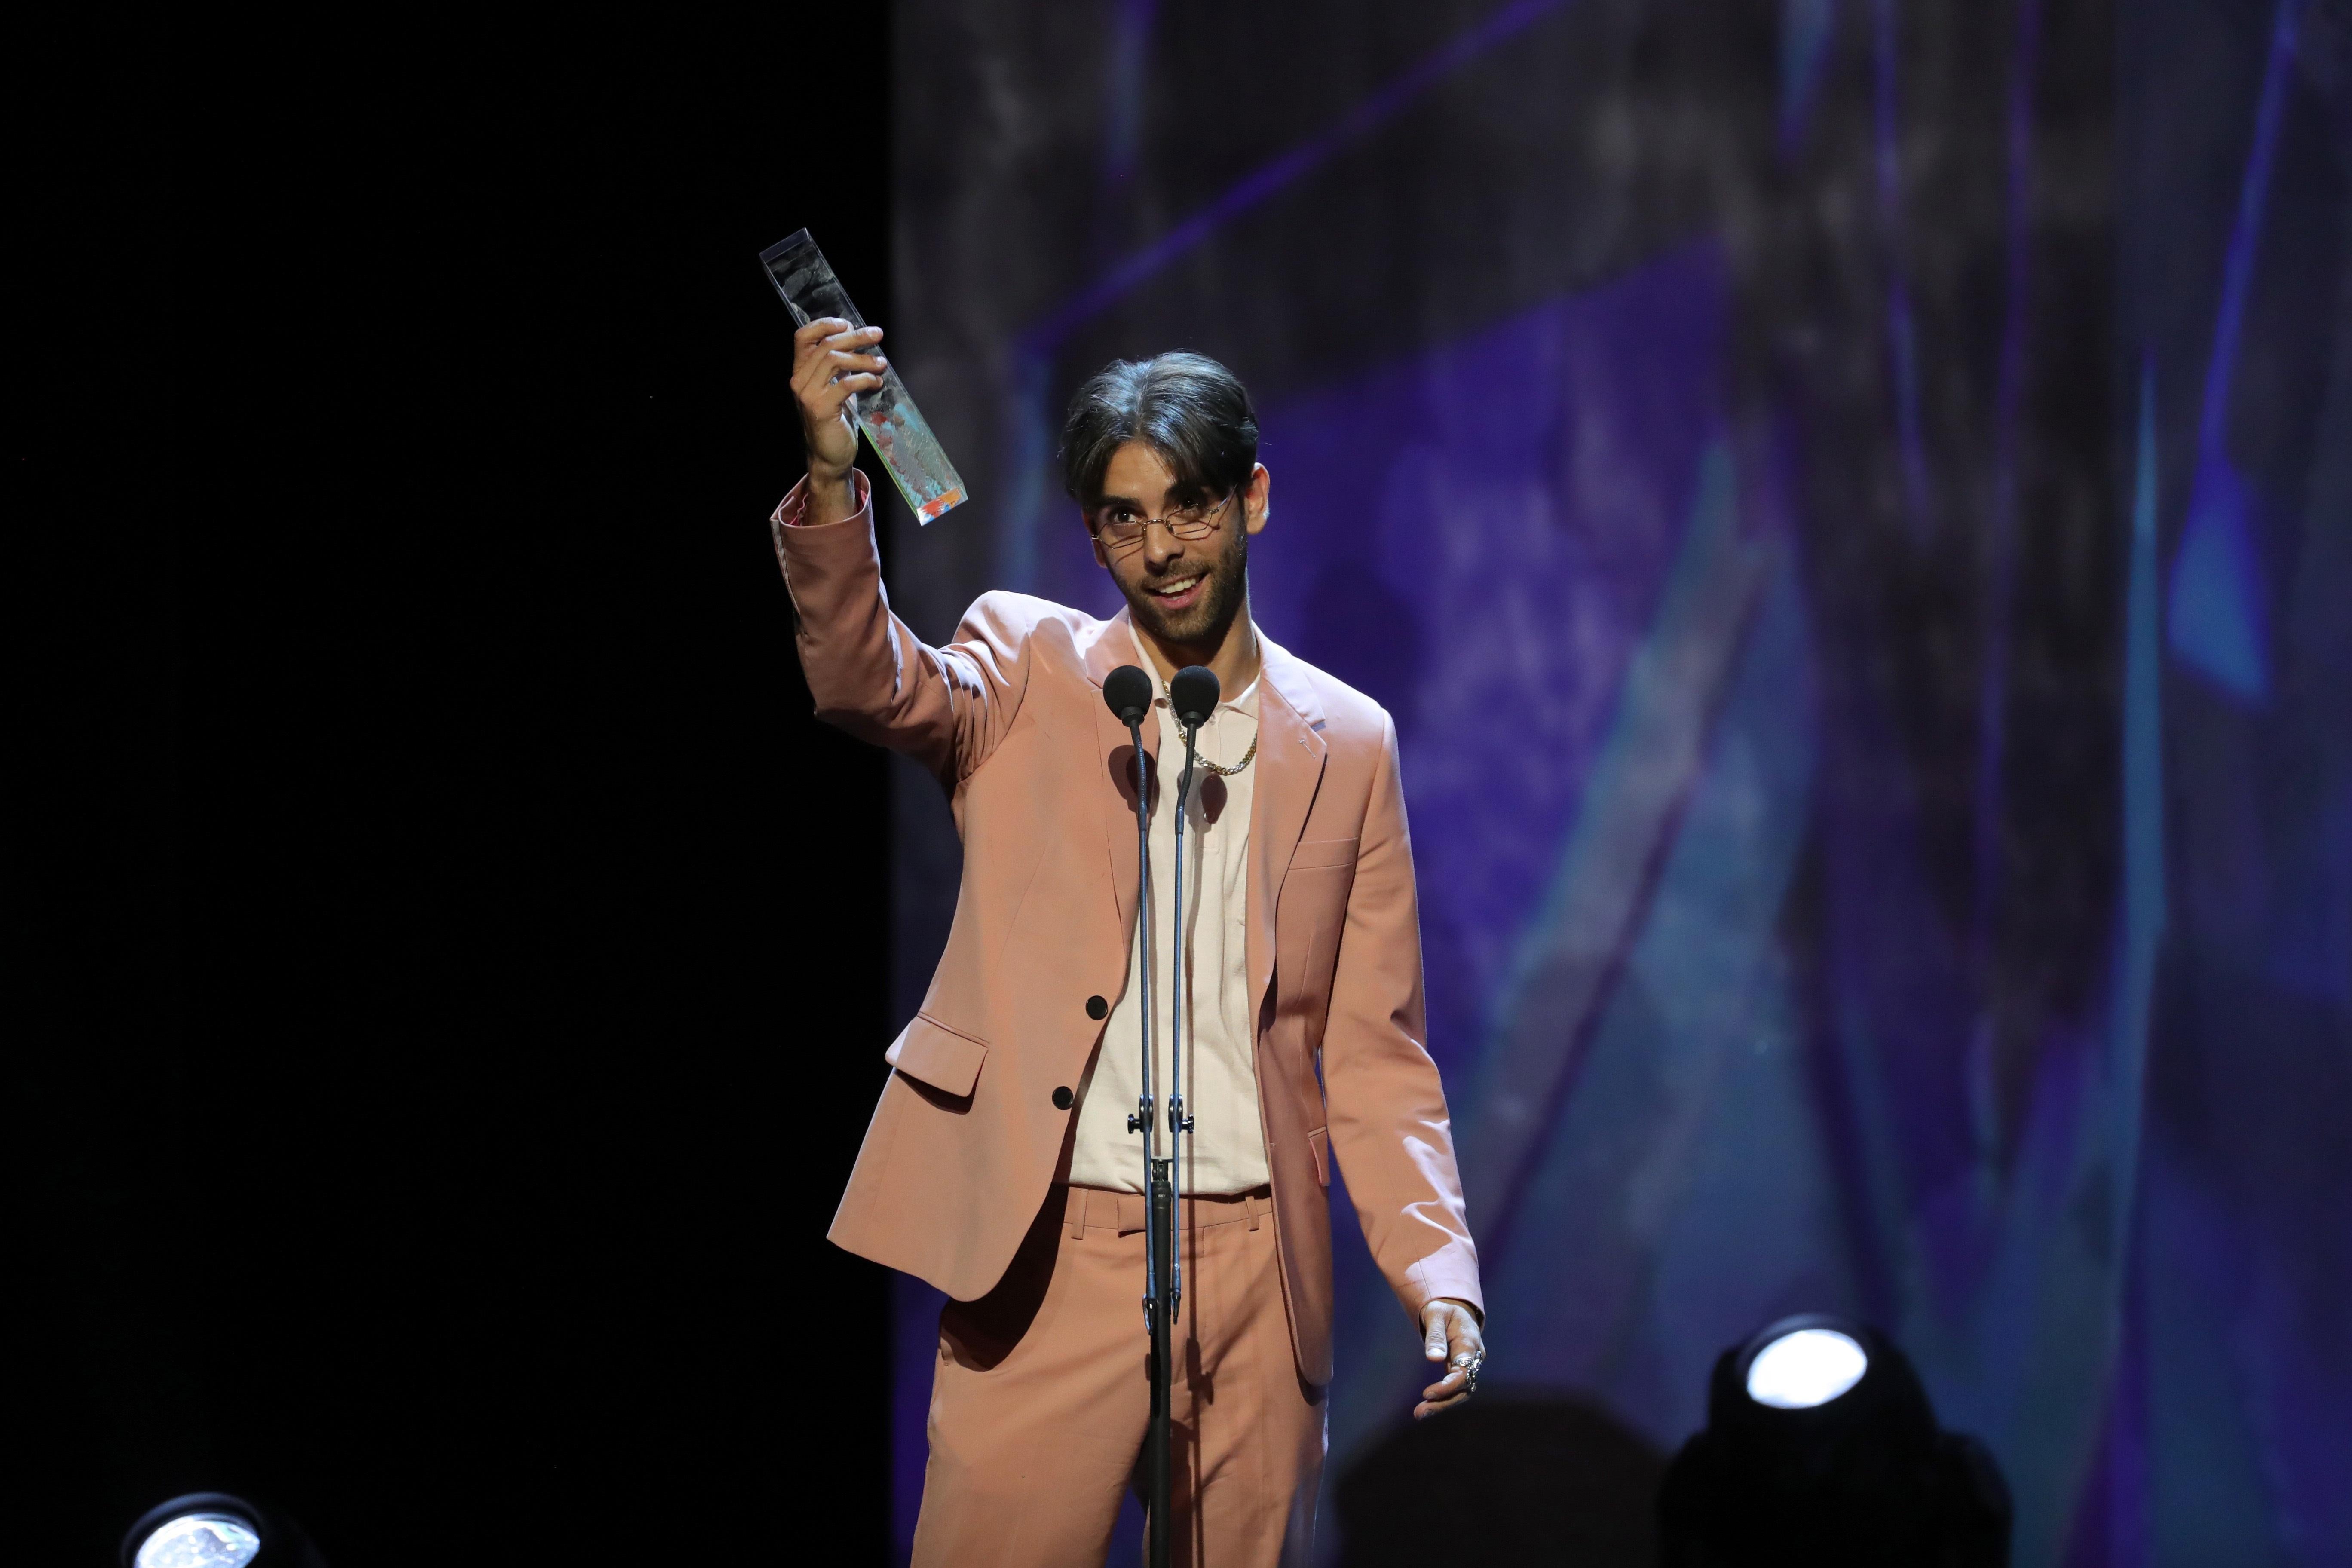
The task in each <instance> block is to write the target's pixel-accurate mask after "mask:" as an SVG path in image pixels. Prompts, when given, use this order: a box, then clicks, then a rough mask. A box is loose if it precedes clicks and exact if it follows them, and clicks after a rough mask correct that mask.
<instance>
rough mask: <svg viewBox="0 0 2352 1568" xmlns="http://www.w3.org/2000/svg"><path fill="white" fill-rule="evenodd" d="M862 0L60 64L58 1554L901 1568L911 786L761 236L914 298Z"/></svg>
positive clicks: (26, 1106)
mask: <svg viewBox="0 0 2352 1568" xmlns="http://www.w3.org/2000/svg"><path fill="white" fill-rule="evenodd" d="M885 12H886V8H885V7H881V6H872V7H863V8H859V7H840V8H835V10H833V11H832V12H829V13H828V14H827V15H826V16H824V18H822V19H820V18H817V17H814V16H808V17H803V16H800V15H799V14H798V13H797V12H793V11H787V12H784V13H782V14H775V13H771V14H770V19H769V20H768V21H767V22H766V23H765V24H764V25H763V26H760V27H757V28H751V27H746V26H731V25H730V26H729V27H727V28H725V29H719V28H716V27H714V28H712V29H710V30H709V31H707V32H703V33H699V34H696V33H692V32H690V31H688V30H687V29H686V28H685V27H684V26H681V25H678V24H675V23H666V24H665V25H664V26H662V27H661V28H660V29H658V30H654V31H647V30H644V29H642V28H635V27H629V26H622V25H620V24H618V23H604V24H598V25H597V27H601V28H603V29H604V30H596V28H595V27H584V26H580V25H576V24H567V25H565V26H560V27H558V26H550V27H548V28H547V29H546V30H545V31H543V32H525V31H521V30H515V31H509V32H505V33H500V34H497V35H492V34H488V33H485V32H483V31H481V30H479V29H478V28H473V27H458V28H453V29H449V30H444V31H432V30H426V29H417V28H408V27H405V26H392V25H389V24H379V25H377V26H375V29H374V30H372V31H360V30H355V31H352V32H348V33H338V34H335V35H332V36H330V35H326V34H321V33H316V32H310V31H305V32H301V33H299V34H289V33H288V32H286V31H285V30H283V29H272V30H264V29H260V28H255V29H253V30H251V31H247V32H223V31H218V30H202V31H200V30H199V29H197V28H196V27H194V26H186V25H181V26H179V29H178V30H176V31H169V32H163V33H157V32H153V31H152V30H148V29H146V28H142V27H134V26H129V25H121V26H114V27H112V28H111V29H109V28H107V27H106V26H104V25H100V26H83V27H82V28H81V29H80V30H79V31H76V32H74V33H72V34H71V35H68V34H67V33H66V32H63V31H56V32H52V33H50V34H48V35H46V36H38V37H29V36H28V37H24V38H22V39H20V43H21V44H22V46H23V47H22V49H21V51H20V52H19V56H18V58H19V64H18V67H17V69H18V71H19V72H20V73H21V79H20V80H19V82H18V84H17V85H18V87H19V88H21V89H27V91H26V95H25V96H23V97H22V98H20V99H19V108H18V110H17V116H18V125H17V132H18V136H17V144H18V146H19V147H20V148H21V149H23V150H24V153H25V159H24V166H25V168H26V171H27V173H28V175H29V178H28V179H26V180H25V181H21V182H19V184H18V189H17V200H16V206H17V209H18V211H17V219H18V224H20V225H21V226H20V227H18V233H19V235H20V237H21V238H22V239H24V240H25V241H26V244H25V245H23V246H22V247H20V248H19V254H18V256H17V258H16V260H15V261H14V262H13V263H12V269H13V270H14V271H15V272H16V277H17V280H18V285H19V286H18V289H16V294H17V298H18V300H19V310H17V311H16V332H17V333H18V334H19V336H20V339H22V340H23V341H25V342H37V353H34V354H32V355H31V356H29V357H27V358H24V359H21V360H20V362H19V363H21V364H22V365H23V366H24V367H25V368H24V370H23V371H21V372H20V375H21V377H22V379H21V380H20V382H19V391H18V395H19V399H20V400H21V401H20V402H19V405H18V417H17V418H16V419H13V420H11V421H10V426H11V432H12V433H11V440H10V445H11V447H12V448H13V449H12V450H10V451H9V452H8V453H7V461H8V465H9V468H11V470H12V474H11V479H12V487H11V488H12V489H13V490H14V491H15V492H16V503H15V504H12V507H11V510H12V512H13V513H15V518H14V521H13V526H12V529H11V532H12V534H13V535H14V536H15V539H16V546H17V548H16V552H14V553H15V555H16V562H15V567H16V569H14V570H12V571H11V572H10V573H9V574H8V585H7V589H6V595H7V601H8V604H9V605H10V616H9V619H10V622H11V626H12V629H13V630H14V632H15V634H16V635H15V636H14V637H12V639H11V640H12V642H14V643H15V644H16V660H15V668H14V670H13V671H12V674H13V676H14V679H12V681H11V683H10V685H11V689H12V693H13V695H14V700H13V701H12V704H11V706H12V708H13V710H14V711H15V715H16V718H15V722H14V724H13V725H12V728H13V729H14V731H15V733H14V735H13V736H12V740H11V745H10V752H11V754H12V758H13V760H14V762H15V763H16V765H15V766H13V767H12V768H11V769H10V770H9V772H10V774H11V782H12V784H13V786H14V787H13V788H12V789H11V791H10V795H11V796H12V803H11V805H10V808H9V830H8V834H7V845H8V847H7V857H8V864H7V869H6V883H7V886H8V889H9V892H8V906H9V907H8V920H9V926H10V940H9V945H10V948H11V950H12V952H14V953H15V954H16V958H17V960H18V965H19V967H17V968H16V978H15V980H14V982H13V983H12V990H13V992H14V999H13V1001H12V1004H11V1005H10V1006H9V1008H8V1016H9V1017H10V1020H11V1023H10V1026H9V1030H8V1033H9V1036H10V1039H11V1045H10V1047H9V1049H8V1052H7V1057H8V1059H9V1062H10V1064H11V1065H10V1069H9V1071H10V1077H11V1078H12V1079H15V1080H16V1081H15V1084H14V1091H13V1092H12V1093H11V1094H10V1096H9V1099H10V1101H11V1103H12V1106H13V1110H12V1120H14V1121H16V1122H17V1126H18V1135H17V1136H16V1138H14V1139H12V1140H11V1142H12V1143H13V1145H14V1147H15V1148H16V1151H17V1152H18V1155H19V1160H20V1162H21V1163H20V1164H19V1166H18V1171H17V1174H16V1180H15V1182H13V1183H12V1186H13V1188H14V1194H13V1195H14V1197H15V1200H16V1201H15V1202H14V1203H13V1204H12V1205H10V1206H11V1208H12V1209H13V1210H14V1211H15V1217H14V1221H13V1223H12V1228H14V1229H15V1230H16V1232H17V1242H16V1245H15V1246H14V1247H12V1248H11V1250H12V1252H13V1254H14V1256H15V1259H16V1262H15V1265H14V1267H12V1268H11V1269H10V1271H9V1272H10V1275H11V1278H12V1279H13V1281H14V1283H15V1286H16V1292H14V1293H16V1294H17V1295H18V1296H19V1300H20V1302H21V1301H24V1300H30V1302H31V1304H32V1305H33V1306H34V1307H35V1308H36V1309H37V1312H36V1314H35V1315H36V1317H37V1324H38V1326H37V1330H36V1331H35V1332H33V1333H32V1334H30V1335H28V1336H27V1338H26V1341H25V1342H24V1348H23V1350H22V1351H21V1352H20V1353H19V1354H17V1355H16V1356H13V1357H12V1358H11V1359H12V1360H14V1361H16V1363H17V1366H18V1377H17V1379H16V1380H12V1381H18V1386H19V1388H20V1390H25V1391H27V1392H28V1393H29V1395H30V1398H29V1400H28V1402H27V1403H26V1404H24V1405H20V1410H21V1411H22V1412H23V1413H24V1415H23V1418H22V1419H21V1420H20V1421H19V1422H16V1423H13V1424H15V1425H17V1426H18V1429H19V1433H20V1436H28V1437H29V1438H30V1439H31V1440H32V1443H33V1445H34V1448H35V1452H34V1453H33V1454H32V1455H31V1456H30V1459H29V1468H28V1469H26V1471H24V1472H22V1473H21V1475H20V1479H24V1480H26V1481H28V1482H30V1483H31V1484H30V1485H29V1486H28V1488H27V1493H26V1495H27V1496H29V1497H32V1498H35V1499H37V1500H38V1502H39V1504H40V1508H39V1510H38V1513H37V1518H36V1519H35V1520H33V1521H28V1522H29V1524H30V1528H31V1530H32V1531H33V1538H32V1539H28V1540H20V1542H19V1547H18V1550H19V1552H21V1554H22V1555H23V1556H24V1559H25V1560H26V1561H28V1562H30V1561H41V1562H57V1563H68V1562H79V1563H99V1562H102V1561H106V1560H108V1559H109V1558H110V1555H111V1553H112V1551H113V1548H114V1544H115V1542H116V1540H117V1539H118V1538H119V1536H120V1534H121V1531H122V1529H123V1527H124V1526H125V1525H126V1524H127V1523H128V1522H129V1521H130V1520H131V1517H132V1516H134V1515H135V1514H137V1513H138V1512H139V1511H140V1510H142V1509H143V1508H145V1507H146V1506H148V1505H149V1504H151V1503H152V1502H154V1501H156V1500H160V1499H162V1498H163V1497H165V1496H167V1495H170V1494H172V1493H173V1492H175V1491H179V1490H184V1489H194V1488H213V1487H218V1488H226V1489H232V1490H236V1491H240V1492H244V1493H246V1494H247V1495H250V1496H252V1497H254V1498H256V1499H257V1500H262V1501H265V1502H268V1503H272V1504H276V1505H278V1506H280V1507H283V1508H285V1509H287V1510H290V1511H291V1512H292V1513H293V1514H295V1515H296V1516H298V1517H299V1519H300V1520H301V1521H303V1522H304V1523H305V1524H306V1525H307V1526H308V1528H309V1530H310V1532H311V1534H312V1535H313V1536H314V1537H316V1539H317V1540H318V1542H319V1543H320V1546H321V1547H322V1548H323V1549H324V1551H325V1552H326V1554H327V1555H328V1557H329V1559H330V1560H331V1562H332V1563H334V1564H335V1565H336V1568H357V1565H362V1564H368V1563H394V1562H398V1563H406V1564H414V1563H424V1562H436V1563H439V1562H448V1563H460V1562H463V1563H473V1562H482V1563H492V1562H506V1563H511V1562H558V1561H566V1562H589V1561H593V1562H604V1561H615V1562H618V1561H628V1562H633V1563H643V1562H648V1561H673V1562H677V1561H700V1562H716V1561H731V1560H738V1559H740V1558H745V1557H751V1556H758V1557H761V1558H772V1557H776V1556H779V1555H792V1554H795V1552H796V1551H799V1550H806V1549H807V1548H808V1547H809V1546H810V1545H812V1544H814V1542H817V1541H819V1540H822V1541H824V1542H825V1545H824V1552H825V1554H826V1555H827V1557H828V1558H830V1559H832V1560H836V1561H846V1562H857V1561H866V1560H870V1559H878V1558H879V1557H880V1556H881V1555H882V1554H883V1547H884V1541H885V1535H886V1531H887V1408H888V1387H887V1380H888V1363H887V1353H886V1352H885V1351H884V1349H883V1345H884V1341H885V1335H884V1332H883V1329H884V1324H883V1315H884V1312H885V1307H886V1296H885V1278H884V1275H883V1273H882V1271H881V1270H880V1269H878V1268H875V1267H873V1266H871V1265H868V1264H866V1263H864V1262H861V1261H859V1260H857V1259H855V1258H849V1257H847V1256H846V1255H845V1254H843V1253H841V1252H839V1251H837V1250H836V1249H835V1248H833V1247H830V1246H829V1245H828V1244H826V1243H825V1241H824V1227H825V1225H826V1223H827V1222H828V1220H829V1219H830V1217H831V1215H832V1210H833V1205H834V1203H835V1199H836V1197H837V1196H838V1194H839V1192H840V1189H841V1184H842V1182H843V1179H844V1177H845V1174H846V1173H847V1170H848V1166H849V1163H850V1161H851V1158H852V1157H853V1155H854V1154H855V1152H856V1143H857V1140H858V1138H859V1136H860V1135H861V1133H862V1131H863V1130H864V1126H865V1121H866V1115H867V1113H868V1110H869V1109H870V1106H871V1103H872V1097H873V1095H874V1093H875V1092H876V1091H877V1089H878V1087H879V1082H880V1079H881V1076H882V1074H883V1072H884V1071H885V1070H886V1069H885V1068H883V1066H882V1063H881V1059H880V1049H881V1047H882V1046H883V1045H884V1044H885V1043H886V1041H887V1035H888V1030H889V1020H888V1019H887V1017H886V1016H885V1011H886V1005H885V1000H884V987H885V980H886V960H887V953H886V952H885V942H886V940H887V938H886V925H885V913H886V911H885V906H884V898H885V892H884V889H885V884H886V881H887V875H886V873H887V856H888V848H887V842H886V839H885V831H886V811H885V807H884V798H883V792H884V773H883V768H882V759H881V758H880V757H879V756H878V755H877V754H874V753H870V752H866V751H865V750H864V749H862V748H859V747H857V746H856V745H854V744H853V743H851V742H848V741H846V740H845V739H844V738H842V737H840V736H838V735H835V734H834V733H832V732H830V731H824V730H822V729H820V728H819V727H818V726H817V725H816V724H815V723H814V721H813V720H812V719H811V717H810V713H809V703H808V699H807V694H806V690H805V689H804V687H803V685H802V683H801V679H800V676H799V672H798V669H797V668H796V665H795V662H794V658H793V648H792V641H791V630H792V628H791V614H790V608H789V604H788V601H787V599H786V597H785V595H784V592H783V589H782V584H781V582H780V580H779V578H778V575H777V573H776V571H775V569H774V565H773V563H772V555H771V553H770V548H769V544H768V541H767V537H766V528H765V518H766V515H767V513H768V511H769V510H770V509H771V508H772V507H773V505H774V504H775V500H776V498H777V496H778V495H779V494H781V493H782V490H783V489H785V488H786V487H787V486H788V485H789V484H790V483H791V482H792V480H793V479H794V478H795V477H797V475H798V473H799V471H800V460H801V459H800V453H799V449H798V437H797V433H796V430H795V427H794V426H793V421H792V415H791V405H790V399H789V393H788V389H787V384H786V370H787V366H788V362H789V353H790V333H791V323H790V320H789V318H788V317H787V315H786V313H785V311H784V310H783V307H782V304H781V303H780V302H779V301H778V300H776V299H775V297H774V295H773V293H772V290H771V289H770V288H769V286H768V284H767V282H766V280H765V279H764V278H763V276H762V274H761V269H760V267H759V264H758V258H757V253H758V251H759V250H760V249H761V247H763V246H765V245H767V244H768V243H770V242H772V241H773V240H775V239H778V238H781V237H782V236H783V235H784V234H785V233H786V232H787V231H789V230H791V229H793V228H795V227H798V226H802V225H803V224H806V225H809V226H813V227H814V229H815V231H816V233H817V235H818V237H819V238H820V240H821V241H822V242H823V244H824V247H825V248H826V250H827V253H828V254H829V255H830V257H831V258H833V260H834V262H835V267H836V268H837V270H838V271H839V272H840V273H841V275H842V277H843V279H844V280H845V283H846V284H847V286H848V288H849V289H850V291H851V293H852V295H853V296H854V297H855V298H856V299H857V300H858V301H859V302H860V304H861V306H862V307H863V308H864V309H865V310H866V312H867V314H868V315H869V316H872V317H874V318H875V319H877V320H886V321H887V318H888V311H889V294H888V268H887V257H888V241H889V235H888V233H887V212H888V204H887V192H886V181H887V170H888V166H889V165H888V137H887V105H886V104H885V102H884V100H883V97H882V93H883V82H884V79H885V77H886V74H887V70H886V63H887V62H886V51H887V37H886V35H885V30H884V28H885ZM12 357H13V356H12ZM19 1380H20V1381H19ZM12 1489H13V1488H12ZM17 1528H19V1525H18V1523H17V1522H16V1521H12V1529H17Z"/></svg>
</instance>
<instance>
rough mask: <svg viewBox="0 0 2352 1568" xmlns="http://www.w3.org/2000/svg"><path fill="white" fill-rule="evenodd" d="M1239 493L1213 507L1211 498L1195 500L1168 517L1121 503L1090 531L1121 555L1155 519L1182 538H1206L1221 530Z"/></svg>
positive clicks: (1134, 544)
mask: <svg viewBox="0 0 2352 1568" xmlns="http://www.w3.org/2000/svg"><path fill="white" fill-rule="evenodd" d="M1237 493H1239V492H1228V493H1227V495H1226V496H1225V499H1224V500H1221V501H1219V502H1217V503H1216V504H1215V505H1213V506H1212V505H1211V504H1209V503H1208V502H1207V501H1195V502H1193V503H1192V505H1191V506H1181V507H1178V508H1177V509H1176V510H1174V511H1171V512H1170V513H1169V514H1168V515H1167V516H1166V517H1150V516H1147V515H1146V514H1144V513H1142V512H1139V511H1134V510H1129V508H1128V507H1126V506H1124V505H1121V506H1120V507H1118V510H1115V511H1108V512H1106V513H1104V514H1103V515H1101V516H1098V517H1097V518H1095V519H1094V520H1093V521H1091V522H1090V523H1089V524H1088V525H1087V531H1088V532H1089V533H1092V534H1093V535H1094V536H1095V539H1096V541H1097V542H1099V543H1100V544H1101V545H1102V546H1103V548H1105V549H1106V550H1108V551H1110V552H1112V553H1113V554H1117V555H1124V554H1126V553H1127V552H1129V551H1130V550H1132V549H1134V548H1135V547H1136V546H1137V545H1139V544H1140V543H1142V542H1143V536H1144V534H1145V532H1146V531H1148V530H1150V527H1151V525H1152V524H1153V523H1155V522H1156V523H1158V524H1159V525H1160V527H1162V528H1164V529H1166V530H1167V531H1169V532H1170V533H1171V534H1172V535H1173V536H1174V537H1176V538H1178V539H1206V538H1208V537H1209V535H1211V534H1212V533H1214V532H1215V531H1217V524H1218V523H1219V522H1220V521H1222V520H1223V517H1224V515H1225V508H1227V507H1229V506H1231V505H1233V504H1234V494H1237Z"/></svg>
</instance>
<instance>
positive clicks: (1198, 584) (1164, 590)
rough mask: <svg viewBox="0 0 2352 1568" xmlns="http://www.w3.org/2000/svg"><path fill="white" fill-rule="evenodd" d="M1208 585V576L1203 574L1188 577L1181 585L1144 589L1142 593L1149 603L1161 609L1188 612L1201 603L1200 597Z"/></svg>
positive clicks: (1173, 584) (1172, 584) (1174, 584)
mask: <svg viewBox="0 0 2352 1568" xmlns="http://www.w3.org/2000/svg"><path fill="white" fill-rule="evenodd" d="M1208 583H1209V574H1207V573H1205V572H1203V573H1202V574H1200V575H1199V576H1197V577H1188V578H1186V579H1185V580H1184V581H1183V582H1181V583H1171V584H1168V585H1167V586H1165V587H1155V588H1146V589H1145V590H1144V592H1145V593H1147V594H1149V595H1151V602H1152V603H1153V604H1155V605H1159V606H1160V608H1162V609H1166V610H1189V609H1191V608H1192V606H1193V605H1197V604H1199V603H1200V602H1201V595H1202V593H1203V592H1204V591H1206V589H1207V587H1208Z"/></svg>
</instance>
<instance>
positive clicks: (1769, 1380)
mask: <svg viewBox="0 0 2352 1568" xmlns="http://www.w3.org/2000/svg"><path fill="white" fill-rule="evenodd" d="M1869 1370H1870V1357H1869V1356H1868V1355H1866V1354H1865V1353H1864V1352H1863V1348H1862V1347H1861V1346H1860V1345H1858V1344H1856V1343H1855V1342H1854V1341H1853V1336H1852V1335H1851V1334H1843V1333H1840V1332H1839V1331H1837V1330H1835V1329H1799V1330H1797V1331H1794V1332H1792V1333H1786V1334H1782V1335H1781V1336H1780V1338H1779V1339H1777V1340H1773V1341H1770V1342H1768V1343H1767V1344H1766V1345H1765V1346H1764V1348H1763V1349H1762V1350H1760V1351H1759V1352H1756V1359H1755V1360H1754V1361H1752V1362H1750V1363H1748V1398H1750V1399H1752V1400H1754V1401H1755V1402H1756V1403H1757V1404H1759V1405H1770V1406H1771V1407H1772V1408H1773V1409H1775V1410H1810V1409H1811V1408H1812V1407H1813V1406H1814V1405H1827V1404H1828V1403H1829V1402H1830V1401H1831V1400H1832V1399H1835V1398H1836V1397H1837V1396H1838V1395H1839V1394H1843V1393H1844V1392H1845V1391H1846V1390H1847V1389H1849V1388H1852V1387H1853V1385H1854V1384H1857V1383H1860V1382H1861V1381H1862V1374H1863V1373H1865V1372H1867V1371H1869Z"/></svg>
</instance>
